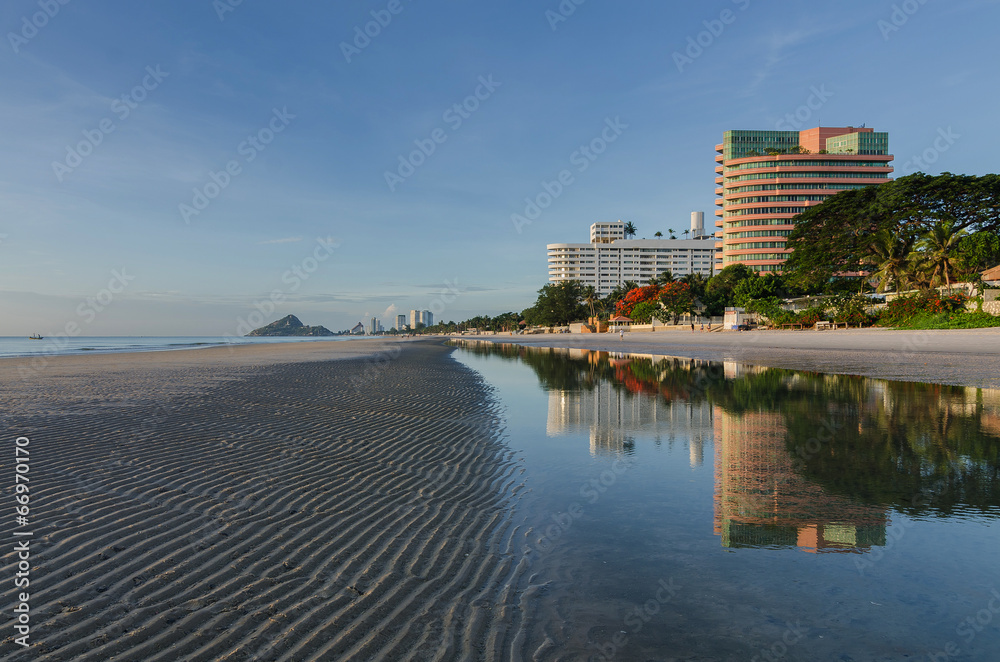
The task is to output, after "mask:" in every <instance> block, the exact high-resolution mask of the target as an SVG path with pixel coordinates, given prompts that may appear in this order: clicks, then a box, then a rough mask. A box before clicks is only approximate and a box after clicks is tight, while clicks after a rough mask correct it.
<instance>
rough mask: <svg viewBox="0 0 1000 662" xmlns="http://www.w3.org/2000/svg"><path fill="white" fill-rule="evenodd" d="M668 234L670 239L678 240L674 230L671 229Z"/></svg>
mask: <svg viewBox="0 0 1000 662" xmlns="http://www.w3.org/2000/svg"><path fill="white" fill-rule="evenodd" d="M667 232H668V233H669V234H670V238H671V239H676V238H677V235H675V234H674V229H673V228H670V229H669V230H667Z"/></svg>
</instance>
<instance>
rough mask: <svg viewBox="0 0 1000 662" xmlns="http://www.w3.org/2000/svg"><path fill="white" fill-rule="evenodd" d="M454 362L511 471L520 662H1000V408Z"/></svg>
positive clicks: (646, 371) (876, 386) (762, 382)
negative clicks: (524, 555) (517, 527)
mask: <svg viewBox="0 0 1000 662" xmlns="http://www.w3.org/2000/svg"><path fill="white" fill-rule="evenodd" d="M455 356H456V358H458V359H459V360H460V361H462V362H464V363H466V364H467V365H469V366H471V367H472V368H474V369H476V370H477V371H479V372H480V373H481V374H482V375H483V376H484V377H485V378H486V379H487V380H488V381H489V382H490V383H491V384H493V385H494V386H495V388H496V395H497V397H498V399H500V400H501V401H502V402H503V404H504V405H505V407H506V417H507V434H508V443H509V445H510V447H511V448H512V449H515V450H516V451H517V452H518V457H519V458H521V461H522V462H523V465H524V467H525V470H526V471H525V487H526V488H527V490H526V492H525V496H524V497H523V498H522V499H521V502H520V507H521V508H522V509H523V510H524V512H525V513H526V517H527V520H528V523H529V524H530V525H531V526H532V530H531V533H530V535H528V536H527V537H526V539H525V545H526V547H527V548H528V549H529V550H530V551H529V552H528V554H529V557H530V558H531V559H532V572H533V573H536V576H535V580H534V581H535V582H536V583H544V585H545V587H544V590H542V591H540V592H538V593H537V594H533V595H534V597H533V598H532V600H531V605H532V608H533V609H534V610H535V613H534V614H533V620H534V623H535V627H534V631H533V633H532V635H531V638H530V641H529V648H530V650H531V651H532V652H535V653H536V654H537V658H536V659H594V660H607V659H618V660H672V659H681V660H754V659H757V660H768V659H783V660H837V661H848V660H855V661H862V660H934V659H940V660H944V659H968V660H997V659H1000V652H998V651H1000V627H998V626H1000V561H998V559H997V552H998V550H1000V526H998V524H1000V471H998V466H1000V391H995V390H985V389H973V388H963V387H952V386H941V385H927V384H916V383H904V382H888V381H881V380H873V379H867V378H861V377H849V376H831V375H823V374H818V373H802V372H794V371H789V370H779V369H764V368H755V367H752V366H743V365H737V364H730V363H727V364H722V363H709V362H704V361H692V360H689V359H677V358H673V357H663V356H649V355H644V356H640V355H615V354H608V353H607V352H588V351H586V350H535V349H529V348H524V347H517V346H489V345H486V344H476V343H466V344H465V345H464V346H463V347H462V348H461V349H460V350H459V351H458V352H456V354H455ZM755 656H756V657H755Z"/></svg>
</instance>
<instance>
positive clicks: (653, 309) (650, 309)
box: [629, 301, 662, 324]
mask: <svg viewBox="0 0 1000 662" xmlns="http://www.w3.org/2000/svg"><path fill="white" fill-rule="evenodd" d="M661 310H662V309H661V308H660V304H659V302H658V301H641V302H639V303H637V304H635V307H634V308H632V314H631V315H630V316H629V317H631V318H632V321H633V322H635V323H636V324H649V323H650V322H651V321H652V320H653V316H654V315H656V314H657V313H659V312H660V311H661Z"/></svg>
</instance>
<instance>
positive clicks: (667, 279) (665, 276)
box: [656, 269, 674, 285]
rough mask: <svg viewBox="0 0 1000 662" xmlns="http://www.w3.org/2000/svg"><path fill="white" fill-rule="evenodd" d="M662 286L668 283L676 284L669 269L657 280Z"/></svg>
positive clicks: (661, 273) (662, 272)
mask: <svg viewBox="0 0 1000 662" xmlns="http://www.w3.org/2000/svg"><path fill="white" fill-rule="evenodd" d="M656 280H657V282H659V283H660V284H661V285H666V284H668V283H672V282H674V274H673V272H671V271H670V269H667V270H666V271H661V272H660V275H659V277H658V278H657V279H656Z"/></svg>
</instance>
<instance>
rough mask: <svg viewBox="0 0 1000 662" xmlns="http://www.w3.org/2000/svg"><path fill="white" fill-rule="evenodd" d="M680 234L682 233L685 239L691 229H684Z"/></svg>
mask: <svg viewBox="0 0 1000 662" xmlns="http://www.w3.org/2000/svg"><path fill="white" fill-rule="evenodd" d="M681 234H682V235H684V238H685V239H687V236H688V235H689V234H691V231H690V230H685V231H684V232H682V233H681Z"/></svg>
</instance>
